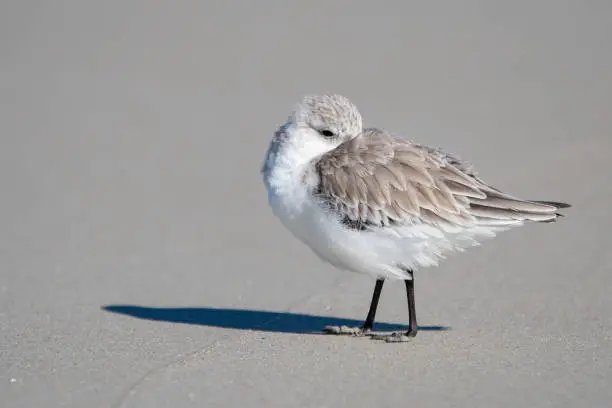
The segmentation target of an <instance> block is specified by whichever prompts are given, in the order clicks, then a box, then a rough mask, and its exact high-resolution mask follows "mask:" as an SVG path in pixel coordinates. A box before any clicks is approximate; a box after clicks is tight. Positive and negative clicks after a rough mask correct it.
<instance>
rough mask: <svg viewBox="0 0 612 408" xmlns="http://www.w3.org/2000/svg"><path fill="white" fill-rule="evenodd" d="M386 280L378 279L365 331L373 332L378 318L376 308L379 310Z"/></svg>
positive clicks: (364, 327)
mask: <svg viewBox="0 0 612 408" xmlns="http://www.w3.org/2000/svg"><path fill="white" fill-rule="evenodd" d="M383 283H385V280H384V279H376V285H375V286H374V293H373V294H372V302H371V303H370V310H369V311H368V317H366V320H365V323H364V324H363V330H364V331H369V330H372V326H374V318H375V317H376V308H378V300H379V299H380V292H381V291H382V287H383Z"/></svg>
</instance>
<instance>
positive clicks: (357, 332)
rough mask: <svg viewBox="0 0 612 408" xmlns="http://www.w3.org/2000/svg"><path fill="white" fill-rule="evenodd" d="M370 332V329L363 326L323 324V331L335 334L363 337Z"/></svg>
mask: <svg viewBox="0 0 612 408" xmlns="http://www.w3.org/2000/svg"><path fill="white" fill-rule="evenodd" d="M369 332H370V329H364V328H363V327H349V326H325V328H324V329H323V333H325V334H334V335H336V336H354V337H363V336H365V335H366V334H368V333H369Z"/></svg>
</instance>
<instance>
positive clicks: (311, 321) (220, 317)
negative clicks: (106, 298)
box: [102, 305, 450, 334]
mask: <svg viewBox="0 0 612 408" xmlns="http://www.w3.org/2000/svg"><path fill="white" fill-rule="evenodd" d="M102 309H103V310H105V311H107V312H112V313H117V314H122V315H127V316H131V317H135V318H138V319H145V320H153V321H160V322H171V323H183V324H193V325H199V326H213V327H222V328H225V329H239V330H257V331H264V332H276V333H296V334H321V333H322V330H323V328H324V327H325V326H343V325H344V326H350V327H354V326H361V325H362V324H363V321H362V320H355V319H343V318H338V317H330V316H314V315H308V314H299V313H288V312H269V311H263V310H249V309H217V308H207V307H195V308H194V307H183V308H161V307H146V306H136V305H107V306H103V307H102ZM374 329H375V330H377V331H402V330H406V329H407V326H405V325H398V324H393V323H382V322H381V323H378V322H377V323H375V324H374ZM419 330H424V331H444V330H450V327H446V326H419Z"/></svg>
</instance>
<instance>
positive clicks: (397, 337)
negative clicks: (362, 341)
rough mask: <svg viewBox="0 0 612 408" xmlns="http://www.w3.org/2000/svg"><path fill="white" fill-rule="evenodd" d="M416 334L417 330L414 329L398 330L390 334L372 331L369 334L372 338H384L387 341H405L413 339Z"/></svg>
mask: <svg viewBox="0 0 612 408" xmlns="http://www.w3.org/2000/svg"><path fill="white" fill-rule="evenodd" d="M416 334H417V332H416V330H413V331H408V332H397V333H390V334H377V333H371V334H369V336H370V338H371V339H372V340H383V341H385V342H387V343H405V342H409V341H412V339H413V338H414V337H415V336H416Z"/></svg>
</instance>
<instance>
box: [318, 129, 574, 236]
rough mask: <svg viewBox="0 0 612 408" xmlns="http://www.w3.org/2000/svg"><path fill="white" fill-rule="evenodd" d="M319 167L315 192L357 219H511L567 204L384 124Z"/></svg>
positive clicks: (532, 217) (544, 217)
mask: <svg viewBox="0 0 612 408" xmlns="http://www.w3.org/2000/svg"><path fill="white" fill-rule="evenodd" d="M316 171H317V174H318V176H319V185H318V187H317V189H316V194H317V196H318V197H319V198H320V199H321V200H322V201H323V202H324V203H325V205H327V206H328V207H329V208H331V209H333V210H334V211H336V212H337V213H338V214H339V215H340V216H341V217H343V218H344V219H345V221H348V222H349V223H357V224H358V225H360V226H363V225H366V226H381V227H384V226H388V225H398V224H399V225H401V224H411V223H415V222H417V223H418V222H422V223H427V224H432V225H440V224H451V225H463V226H470V225H512V224H516V223H520V222H522V221H553V220H554V219H556V218H557V217H558V216H559V214H557V210H558V209H559V208H566V207H568V206H569V205H568V204H564V203H552V202H542V201H539V202H535V201H525V200H521V199H518V198H515V197H512V196H509V195H506V194H504V193H502V192H501V191H499V190H497V189H495V188H494V187H491V186H489V185H487V184H486V183H485V182H483V181H482V180H481V179H480V178H478V177H477V176H476V175H475V174H474V173H473V172H472V170H471V169H470V168H469V167H468V166H467V164H465V163H464V162H462V161H461V160H459V159H457V158H455V157H453V156H451V155H448V154H446V153H444V152H442V151H440V150H437V149H432V148H429V147H426V146H421V145H418V144H414V143H412V142H409V141H406V140H402V139H398V138H394V137H392V136H391V135H390V134H388V133H387V132H385V131H383V130H380V129H365V130H364V132H363V134H362V135H361V136H359V137H357V138H354V139H352V140H349V141H347V142H345V143H343V144H341V145H340V146H338V147H337V148H336V149H334V150H332V151H330V152H328V153H326V154H325V155H323V156H322V157H321V158H320V159H319V160H318V161H317V163H316Z"/></svg>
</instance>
